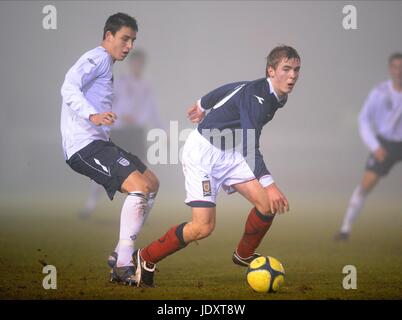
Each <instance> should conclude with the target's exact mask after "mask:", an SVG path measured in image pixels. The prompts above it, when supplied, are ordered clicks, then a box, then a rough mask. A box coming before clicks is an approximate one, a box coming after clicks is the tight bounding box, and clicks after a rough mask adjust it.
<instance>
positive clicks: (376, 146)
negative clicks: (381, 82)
mask: <svg viewBox="0 0 402 320" xmlns="http://www.w3.org/2000/svg"><path fill="white" fill-rule="evenodd" d="M375 97H376V93H375V91H372V92H371V93H370V95H369V96H368V98H367V99H366V102H365V103H364V105H363V108H362V111H361V112H360V114H359V133H360V136H361V138H362V140H363V142H364V144H365V145H366V146H367V147H368V148H369V149H370V151H371V152H372V153H373V154H374V156H375V157H376V159H377V160H378V161H380V162H382V161H384V160H385V158H386V157H387V151H386V150H385V149H384V148H383V147H382V146H381V144H380V142H379V141H378V139H377V137H376V134H375V131H374V129H373V123H374V120H375V119H374V117H375V108H376V101H375Z"/></svg>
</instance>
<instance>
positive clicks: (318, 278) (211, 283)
mask: <svg viewBox="0 0 402 320" xmlns="http://www.w3.org/2000/svg"><path fill="white" fill-rule="evenodd" d="M246 208H247V205H245V206H243V207H241V208H238V209H237V211H239V212H236V210H235V209H234V208H232V209H231V210H228V209H226V211H225V210H224V207H223V206H221V207H220V209H221V210H220V212H219V213H218V216H217V228H216V230H215V232H214V233H213V235H212V236H211V237H209V238H208V239H204V240H202V241H200V242H199V244H198V245H197V244H191V245H190V246H188V247H187V248H186V249H184V250H182V251H180V252H178V253H177V254H175V255H172V256H171V257H169V258H167V259H166V260H164V261H162V262H160V263H159V264H158V269H159V270H160V271H159V272H157V273H156V283H157V285H158V287H157V288H152V289H142V288H131V287H125V286H121V285H116V284H113V283H109V282H108V273H109V269H108V267H107V265H106V258H107V256H108V254H109V253H110V252H111V250H112V249H113V248H114V245H115V242H116V239H117V236H118V227H119V214H118V211H119V208H118V203H115V204H113V205H108V206H106V207H104V208H103V209H100V210H99V211H98V212H96V214H95V215H94V216H93V218H92V219H90V220H88V221H80V220H78V219H77V218H76V215H75V212H76V210H77V208H76V207H74V206H72V205H71V206H64V207H62V208H58V207H57V206H55V205H48V206H39V205H35V206H31V207H29V206H25V207H19V208H16V207H14V206H7V205H3V206H1V207H0V271H1V278H0V298H1V299H135V300H138V299H180V300H182V299H253V300H258V299H270V300H274V299H401V298H402V255H401V253H402V241H401V240H402V238H401V226H402V216H401V215H400V212H398V211H397V210H395V209H394V210H388V211H386V210H382V211H381V212H379V211H376V210H371V211H370V208H367V209H366V210H365V212H364V217H362V218H361V219H360V220H359V221H358V223H357V225H356V227H355V230H354V231H355V232H354V233H353V234H352V238H351V240H350V241H349V242H348V243H334V242H333V241H332V236H333V234H334V232H335V231H336V227H337V226H338V223H339V220H340V219H341V216H340V215H339V214H338V213H337V212H336V211H335V210H333V211H330V210H329V211H327V212H318V211H317V212H311V210H305V211H303V210H300V209H299V210H293V212H291V213H288V214H287V215H285V216H281V217H278V218H277V219H276V221H275V222H274V224H273V226H272V228H271V230H270V231H269V233H268V236H267V237H266V238H265V240H264V242H263V243H262V245H261V246H260V248H259V250H258V251H259V252H261V253H263V254H265V255H271V256H273V257H276V258H277V259H279V260H280V261H281V262H282V264H283V265H284V267H285V270H286V284H285V286H284V287H283V288H282V290H280V292H278V293H275V294H257V293H254V292H253V291H252V290H251V289H250V288H249V287H248V286H247V284H246V281H245V269H243V268H241V267H238V266H235V265H234V264H233V263H232V262H231V254H232V251H233V249H234V247H235V246H236V244H237V242H238V240H239V238H240V235H241V232H242V229H243V223H244V220H245V217H246V214H245V209H246ZM109 211H112V212H113V213H111V212H109ZM178 211H181V212H182V214H181V215H175V216H172V215H171V214H170V213H171V212H178ZM188 213H189V210H188V209H187V208H185V207H184V206H180V207H179V206H178V207H177V208H176V209H175V208H168V209H166V210H163V209H162V205H159V206H158V207H157V208H156V210H155V212H153V213H152V216H151V217H150V219H149V221H148V222H147V223H146V225H145V226H144V228H143V231H142V233H141V237H140V239H139V240H138V245H139V246H141V245H145V244H147V243H148V242H149V241H152V240H153V239H155V238H156V237H159V236H160V235H161V234H162V233H163V232H165V231H166V230H167V228H168V226H170V225H173V224H178V223H180V222H182V221H185V219H186V215H187V214H188ZM43 263H47V264H51V265H54V266H56V268H57V272H58V274H57V276H58V282H57V286H58V288H57V290H44V289H43V287H42V279H43V277H44V276H45V275H44V274H42V268H43V265H42V264H43ZM348 264H351V265H354V266H356V268H357V286H358V289H357V290H344V289H343V288H342V279H343V277H344V276H345V275H344V274H342V268H343V266H345V265H348Z"/></svg>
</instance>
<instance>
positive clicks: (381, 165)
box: [366, 137, 402, 176]
mask: <svg viewBox="0 0 402 320" xmlns="http://www.w3.org/2000/svg"><path fill="white" fill-rule="evenodd" d="M377 138H378V140H379V141H380V144H381V146H382V147H383V148H384V149H385V150H386V151H387V153H388V156H387V157H386V158H385V160H384V161H383V162H378V161H377V159H376V158H375V157H374V154H370V156H369V158H368V160H367V163H366V170H370V171H373V172H375V173H377V174H378V175H379V176H386V175H387V174H388V173H389V171H390V170H391V168H392V167H393V166H394V165H395V164H396V163H397V162H399V161H402V141H401V142H394V141H389V140H385V139H384V138H382V137H377Z"/></svg>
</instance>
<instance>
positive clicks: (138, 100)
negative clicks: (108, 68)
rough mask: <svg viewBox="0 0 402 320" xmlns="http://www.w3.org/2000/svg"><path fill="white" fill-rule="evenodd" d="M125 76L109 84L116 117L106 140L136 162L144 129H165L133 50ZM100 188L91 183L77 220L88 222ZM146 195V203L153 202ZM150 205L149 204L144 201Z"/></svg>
mask: <svg viewBox="0 0 402 320" xmlns="http://www.w3.org/2000/svg"><path fill="white" fill-rule="evenodd" d="M126 60H128V72H126V73H125V74H123V75H121V76H120V77H117V78H116V79H115V81H114V83H113V93H114V95H113V105H112V108H113V112H114V113H115V114H116V115H117V119H116V121H115V122H114V124H113V126H112V128H111V132H110V136H111V140H112V141H113V142H114V143H117V144H118V145H119V146H120V147H122V148H127V149H128V150H135V154H136V155H137V157H139V158H140V159H145V157H146V129H147V128H161V129H164V128H165V125H164V124H163V122H162V119H161V117H160V115H159V112H158V105H157V103H156V98H155V95H154V90H153V87H152V85H151V83H150V82H149V81H148V80H147V79H146V78H145V76H144V68H145V65H146V54H145V52H144V51H143V50H141V49H138V48H136V49H135V50H134V51H133V52H132V53H130V55H129V56H128V57H127V59H126ZM102 189H103V188H102V185H99V184H97V183H96V182H94V181H92V183H91V186H90V194H89V197H88V199H87V200H86V203H85V207H84V208H83V209H82V210H80V212H79V215H78V216H79V218H80V219H88V218H90V217H91V215H92V213H93V212H94V211H95V208H96V205H97V203H98V201H99V199H100V197H101V194H102ZM154 197H155V194H154V193H150V194H149V196H148V199H150V198H154ZM148 201H150V200H148Z"/></svg>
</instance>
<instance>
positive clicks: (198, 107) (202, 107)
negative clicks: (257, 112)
mask: <svg viewBox="0 0 402 320" xmlns="http://www.w3.org/2000/svg"><path fill="white" fill-rule="evenodd" d="M241 84H242V82H234V83H229V84H226V85H224V86H221V87H219V88H217V89H215V90H212V91H211V92H209V93H208V94H206V95H205V96H203V97H202V98H201V99H199V100H198V101H197V102H196V103H195V104H194V105H192V106H191V107H190V108H188V109H187V117H188V118H189V120H190V121H191V122H193V123H199V122H201V121H202V120H203V119H204V117H205V114H206V111H207V110H209V109H211V108H213V107H214V106H216V105H217V104H218V103H219V102H220V101H222V100H223V99H225V97H227V96H228V95H230V93H231V92H233V91H234V90H236V88H237V87H238V86H239V85H241Z"/></svg>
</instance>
